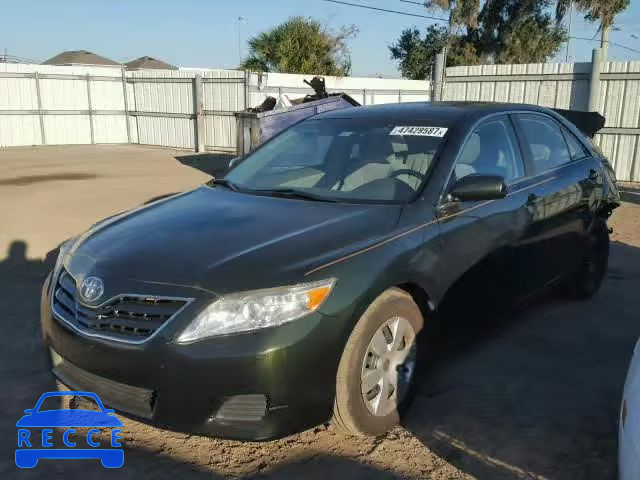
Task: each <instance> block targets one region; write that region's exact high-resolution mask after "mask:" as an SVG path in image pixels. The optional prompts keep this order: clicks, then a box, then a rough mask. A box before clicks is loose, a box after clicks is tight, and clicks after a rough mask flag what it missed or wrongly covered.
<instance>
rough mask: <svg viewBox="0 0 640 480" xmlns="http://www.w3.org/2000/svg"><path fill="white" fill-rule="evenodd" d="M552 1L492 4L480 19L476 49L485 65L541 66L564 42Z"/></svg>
mask: <svg viewBox="0 0 640 480" xmlns="http://www.w3.org/2000/svg"><path fill="white" fill-rule="evenodd" d="M550 6H551V0H491V1H488V2H486V3H485V5H484V7H483V9H482V12H481V13H480V15H479V26H478V29H477V32H475V33H476V36H477V40H476V46H477V48H478V51H479V52H480V54H481V55H482V56H483V57H484V58H485V60H486V63H542V62H545V61H546V60H547V59H548V58H550V57H552V56H553V55H555V54H556V53H557V52H558V50H559V49H560V47H561V46H562V44H563V43H564V42H565V41H566V30H565V29H564V27H562V26H561V25H559V24H554V22H553V18H552V17H551V15H550V14H549V13H548V11H549V7H550Z"/></svg>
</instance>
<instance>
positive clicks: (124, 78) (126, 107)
mask: <svg viewBox="0 0 640 480" xmlns="http://www.w3.org/2000/svg"><path fill="white" fill-rule="evenodd" d="M127 96H128V92H127V76H126V72H125V70H124V65H122V99H123V101H124V121H125V123H126V125H127V143H131V126H130V125H129V101H128V99H127Z"/></svg>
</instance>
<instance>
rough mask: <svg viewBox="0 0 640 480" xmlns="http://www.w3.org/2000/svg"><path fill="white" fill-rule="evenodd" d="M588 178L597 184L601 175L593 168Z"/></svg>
mask: <svg viewBox="0 0 640 480" xmlns="http://www.w3.org/2000/svg"><path fill="white" fill-rule="evenodd" d="M587 178H588V179H589V180H591V181H593V182H595V181H596V180H598V179H599V178H600V173H599V172H598V171H597V170H594V169H593V168H592V169H591V170H589V175H588V176H587Z"/></svg>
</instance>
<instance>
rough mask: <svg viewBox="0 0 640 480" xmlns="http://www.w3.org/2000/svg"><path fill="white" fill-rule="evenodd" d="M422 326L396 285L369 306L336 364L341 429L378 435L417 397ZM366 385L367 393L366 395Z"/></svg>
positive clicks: (337, 413) (408, 299)
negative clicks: (337, 364) (417, 369)
mask: <svg viewBox="0 0 640 480" xmlns="http://www.w3.org/2000/svg"><path fill="white" fill-rule="evenodd" d="M423 324H424V320H423V318H422V314H421V313H420V309H419V308H418V306H417V305H416V304H415V302H414V301H413V299H412V298H411V296H410V295H409V294H408V293H406V292H405V291H403V290H400V289H398V288H391V289H389V290H386V291H385V292H383V293H382V294H381V295H380V296H379V297H378V298H376V300H374V301H373V303H372V304H371V305H370V306H369V307H368V308H367V310H366V311H365V312H364V314H363V315H362V316H361V317H360V319H359V320H358V323H357V324H356V326H355V327H354V329H353V332H352V333H351V335H350V337H349V340H348V341H347V344H346V346H345V349H344V351H343V353H342V358H341V359H340V365H339V367H338V374H337V377H336V398H335V403H334V408H333V419H332V423H333V424H334V425H335V426H336V427H337V428H338V429H339V430H341V431H342V432H343V433H346V434H348V435H357V436H377V435H381V434H383V433H386V432H387V431H389V430H390V429H391V428H393V427H394V426H396V425H397V424H398V423H399V422H400V417H401V415H402V413H403V412H404V411H405V410H406V408H407V407H408V406H409V404H410V403H411V400H412V398H413V393H414V388H413V387H414V383H415V382H414V379H415V367H416V364H417V362H416V356H417V338H418V333H419V332H420V330H422V327H423ZM383 342H384V343H383ZM378 353H380V355H378ZM394 378H395V379H396V383H395V385H394V384H393V379H394ZM369 387H371V389H370V390H369ZM365 389H367V390H369V391H368V392H365V393H363V390H365ZM385 393H388V394H389V395H385ZM365 397H366V398H365ZM384 398H386V401H385V400H384Z"/></svg>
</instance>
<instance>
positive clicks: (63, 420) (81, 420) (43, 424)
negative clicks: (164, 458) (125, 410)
mask: <svg viewBox="0 0 640 480" xmlns="http://www.w3.org/2000/svg"><path fill="white" fill-rule="evenodd" d="M62 396H74V397H85V398H88V399H92V400H93V401H95V403H96V404H97V406H98V407H99V410H97V411H96V410H86V409H80V408H78V409H55V410H44V411H39V410H40V408H41V406H42V403H43V402H44V401H45V400H46V399H48V398H51V397H62ZM24 413H25V414H26V415H25V416H23V417H22V418H21V419H20V420H18V423H16V427H18V448H17V449H16V465H17V466H18V467H20V468H33V467H35V466H36V465H37V464H38V460H39V459H41V458H52V459H84V458H93V459H100V461H101V463H102V465H103V466H104V467H107V468H118V467H121V466H122V465H123V464H124V451H123V450H122V448H121V444H120V442H119V440H120V432H121V430H120V427H122V422H121V421H120V420H119V419H118V417H116V416H115V415H114V411H113V410H111V409H107V408H104V405H103V404H102V402H101V401H100V398H98V396H97V395H96V394H95V393H92V392H76V391H72V392H47V393H44V394H43V395H42V396H41V397H40V399H39V400H38V403H36V406H35V407H34V408H30V409H27V410H25V411H24ZM87 427H89V428H90V430H89V431H88V432H87V434H86V443H87V446H88V447H89V448H76V444H77V443H78V442H77V441H72V440H71V438H70V436H71V435H72V434H76V433H77V431H76V430H75V428H87ZM54 428H55V429H56V434H58V431H57V430H58V429H63V433H62V441H63V444H64V447H65V448H53V447H54V445H53V436H54V430H53V429H54ZM101 428H102V429H104V428H108V429H111V430H110V442H109V445H108V448H104V446H103V445H101V444H100V441H99V439H98V438H97V437H98V434H99V433H100V430H99V429H101ZM40 429H42V430H41V431H42V439H41V441H37V440H36V438H35V437H36V435H35V434H36V433H37V431H39V430H40ZM32 436H33V439H32Z"/></svg>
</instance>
